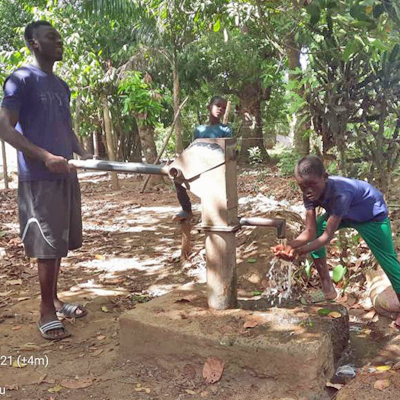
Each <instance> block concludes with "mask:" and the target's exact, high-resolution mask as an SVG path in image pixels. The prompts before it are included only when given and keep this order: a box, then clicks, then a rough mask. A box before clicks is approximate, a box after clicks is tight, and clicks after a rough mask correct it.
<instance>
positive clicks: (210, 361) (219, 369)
mask: <svg viewBox="0 0 400 400" xmlns="http://www.w3.org/2000/svg"><path fill="white" fill-rule="evenodd" d="M224 366H225V364H224V362H223V361H222V360H221V359H220V358H218V357H208V358H207V360H206V363H205V364H204V367H203V378H204V379H205V380H206V382H207V383H215V382H218V381H219V380H220V379H221V376H222V373H223V372H224Z"/></svg>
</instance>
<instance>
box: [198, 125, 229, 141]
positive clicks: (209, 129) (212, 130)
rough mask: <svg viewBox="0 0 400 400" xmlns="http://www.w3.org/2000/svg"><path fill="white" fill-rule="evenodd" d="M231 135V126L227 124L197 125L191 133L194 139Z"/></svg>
mask: <svg viewBox="0 0 400 400" xmlns="http://www.w3.org/2000/svg"><path fill="white" fill-rule="evenodd" d="M225 137H232V128H231V127H230V126H229V125H224V124H217V125H199V126H198V127H197V128H196V129H195V131H194V134H193V138H194V139H205V138H207V139H218V138H225Z"/></svg>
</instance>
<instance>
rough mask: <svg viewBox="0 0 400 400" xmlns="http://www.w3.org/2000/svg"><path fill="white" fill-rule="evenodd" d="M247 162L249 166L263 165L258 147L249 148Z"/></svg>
mask: <svg viewBox="0 0 400 400" xmlns="http://www.w3.org/2000/svg"><path fill="white" fill-rule="evenodd" d="M249 160H250V164H251V165H254V166H256V165H260V164H262V163H263V161H264V159H263V155H262V154H261V150H260V148H259V147H250V148H249Z"/></svg>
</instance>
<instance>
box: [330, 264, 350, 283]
mask: <svg viewBox="0 0 400 400" xmlns="http://www.w3.org/2000/svg"><path fill="white" fill-rule="evenodd" d="M346 272H347V268H346V267H344V266H343V265H340V264H339V265H336V267H335V268H334V269H333V281H334V282H335V283H338V282H340V281H341V280H342V279H343V278H344V276H345V275H346Z"/></svg>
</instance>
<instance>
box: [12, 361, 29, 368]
mask: <svg viewBox="0 0 400 400" xmlns="http://www.w3.org/2000/svg"><path fill="white" fill-rule="evenodd" d="M26 365H27V364H23V363H19V362H18V361H17V360H15V361H13V363H12V364H11V366H12V367H14V368H25V367H26Z"/></svg>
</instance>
